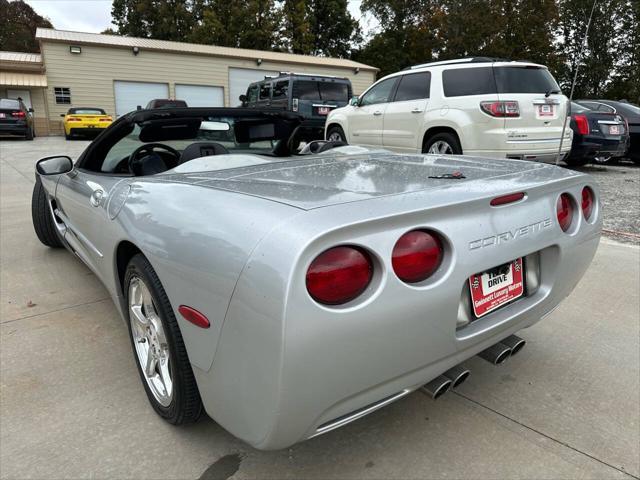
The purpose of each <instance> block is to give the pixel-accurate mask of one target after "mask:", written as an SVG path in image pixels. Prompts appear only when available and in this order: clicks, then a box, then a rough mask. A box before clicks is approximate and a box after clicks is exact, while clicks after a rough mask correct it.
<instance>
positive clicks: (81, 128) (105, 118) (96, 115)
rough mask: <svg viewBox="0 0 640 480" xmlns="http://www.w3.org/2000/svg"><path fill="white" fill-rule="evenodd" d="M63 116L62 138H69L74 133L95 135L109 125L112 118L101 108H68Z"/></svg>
mask: <svg viewBox="0 0 640 480" xmlns="http://www.w3.org/2000/svg"><path fill="white" fill-rule="evenodd" d="M60 116H61V117H64V121H63V124H64V138H66V139H67V140H70V139H71V137H73V136H74V135H91V136H95V135H97V134H98V133H100V132H102V131H103V130H104V129H105V128H107V127H108V126H109V125H111V122H113V118H111V116H110V115H107V112H105V111H104V110H103V109H102V108H93V107H78V108H70V109H69V111H68V112H67V113H66V114H64V113H63V114H62V115H60Z"/></svg>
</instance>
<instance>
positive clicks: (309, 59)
mask: <svg viewBox="0 0 640 480" xmlns="http://www.w3.org/2000/svg"><path fill="white" fill-rule="evenodd" d="M36 39H38V40H40V41H52V42H63V43H77V44H89V45H102V46H110V47H120V48H123V47H124V48H133V47H138V48H139V49H141V50H144V49H147V50H159V51H165V52H176V53H190V54H196V55H213V56H219V57H233V58H243V59H252V60H257V59H259V58H260V59H262V60H263V61H264V60H268V61H272V62H283V63H297V64H305V65H309V64H312V65H317V66H324V67H337V68H352V69H355V68H359V69H360V70H371V71H378V69H377V68H375V67H372V66H370V65H365V64H363V63H358V62H354V61H352V60H347V59H343V58H331V57H314V56H311V55H295V54H292V53H283V52H267V51H263V50H249V49H244V48H231V47H219V46H217V45H201V44H197V43H183V42H170V41H166V40H153V39H150V38H138V37H124V36H120V35H105V34H101V33H84V32H70V31H66V30H55V29H51V28H38V30H37V31H36Z"/></svg>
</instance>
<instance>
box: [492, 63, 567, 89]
mask: <svg viewBox="0 0 640 480" xmlns="http://www.w3.org/2000/svg"><path fill="white" fill-rule="evenodd" d="M494 72H495V76H496V84H497V86H498V93H548V92H552V93H560V87H558V84H557V83H556V81H555V80H554V78H553V75H551V74H550V73H549V70H547V69H546V68H541V67H533V66H528V67H495V68H494Z"/></svg>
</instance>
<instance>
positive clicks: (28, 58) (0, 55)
mask: <svg viewBox="0 0 640 480" xmlns="http://www.w3.org/2000/svg"><path fill="white" fill-rule="evenodd" d="M0 62H15V63H42V55H40V54H39V53H25V52H2V51H0Z"/></svg>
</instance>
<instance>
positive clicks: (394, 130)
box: [382, 72, 431, 153]
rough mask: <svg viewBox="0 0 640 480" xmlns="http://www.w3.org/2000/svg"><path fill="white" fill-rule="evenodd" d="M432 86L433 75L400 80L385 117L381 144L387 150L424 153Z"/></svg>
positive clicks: (424, 73)
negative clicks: (422, 149) (423, 132)
mask: <svg viewBox="0 0 640 480" xmlns="http://www.w3.org/2000/svg"><path fill="white" fill-rule="evenodd" d="M430 83H431V73H430V72H419V73H409V74H406V75H402V76H401V77H400V80H399V81H398V86H397V88H396V91H395V95H394V98H393V101H392V102H390V103H389V104H388V105H387V108H386V110H385V112H384V115H383V133H382V144H383V146H384V147H385V148H389V149H390V150H397V151H401V152H414V153H415V152H417V151H420V150H421V148H422V138H421V133H422V131H423V128H422V124H423V121H424V113H425V111H426V109H427V103H428V101H429V87H430Z"/></svg>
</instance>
